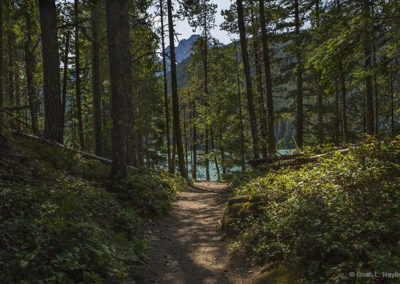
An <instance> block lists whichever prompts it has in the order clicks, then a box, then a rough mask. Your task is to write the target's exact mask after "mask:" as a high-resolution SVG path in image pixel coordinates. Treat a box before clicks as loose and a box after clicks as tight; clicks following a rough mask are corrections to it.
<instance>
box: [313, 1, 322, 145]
mask: <svg viewBox="0 0 400 284" xmlns="http://www.w3.org/2000/svg"><path fill="white" fill-rule="evenodd" d="M315 14H316V18H317V23H316V26H317V28H319V24H320V18H319V0H316V1H315ZM317 74H318V95H317V112H318V140H319V144H324V116H323V112H324V105H323V95H324V90H323V88H322V85H321V84H322V82H321V72H320V71H318V73H317Z"/></svg>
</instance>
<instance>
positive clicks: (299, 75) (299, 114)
mask: <svg viewBox="0 0 400 284" xmlns="http://www.w3.org/2000/svg"><path fill="white" fill-rule="evenodd" d="M294 9H295V34H296V42H297V44H300V39H299V37H300V15H299V1H298V0H295V1H294ZM296 61H297V91H296V92H297V114H296V116H297V118H296V121H297V124H296V128H297V131H296V136H297V137H296V140H297V141H296V142H297V145H298V146H299V147H302V146H303V144H304V141H303V120H304V117H303V70H302V69H303V66H302V59H301V50H300V46H297V47H296Z"/></svg>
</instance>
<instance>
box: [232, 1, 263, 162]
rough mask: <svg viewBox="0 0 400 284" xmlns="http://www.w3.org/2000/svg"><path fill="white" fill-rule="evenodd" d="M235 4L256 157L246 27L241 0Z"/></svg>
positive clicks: (254, 116) (254, 115)
mask: <svg viewBox="0 0 400 284" xmlns="http://www.w3.org/2000/svg"><path fill="white" fill-rule="evenodd" d="M236 4H237V13H238V25H239V34H240V46H241V48H242V57H243V67H244V75H245V78H246V94H247V106H248V109H249V116H250V126H251V136H252V138H253V157H254V159H258V158H259V153H258V135H257V120H256V113H255V110H254V102H253V87H252V83H251V74H250V65H249V55H248V52H247V38H246V28H245V24H244V15H243V0H236Z"/></svg>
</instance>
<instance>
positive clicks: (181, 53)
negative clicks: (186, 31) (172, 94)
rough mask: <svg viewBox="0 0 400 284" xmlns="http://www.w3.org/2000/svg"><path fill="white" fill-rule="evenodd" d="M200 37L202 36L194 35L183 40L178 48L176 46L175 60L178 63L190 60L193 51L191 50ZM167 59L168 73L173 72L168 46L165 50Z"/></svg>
mask: <svg viewBox="0 0 400 284" xmlns="http://www.w3.org/2000/svg"><path fill="white" fill-rule="evenodd" d="M199 37H200V35H197V34H196V35H192V36H191V37H190V38H188V39H183V40H181V41H180V42H179V44H178V46H175V58H176V63H178V64H179V63H181V62H182V61H183V60H185V59H186V58H188V57H189V56H190V55H191V54H192V51H191V50H190V49H191V47H192V45H193V43H194V42H195V41H196V40H197V39H198V38H199ZM165 53H166V55H167V57H166V65H167V72H169V71H170V70H171V59H170V57H169V56H170V47H169V46H168V47H167V48H166V49H165Z"/></svg>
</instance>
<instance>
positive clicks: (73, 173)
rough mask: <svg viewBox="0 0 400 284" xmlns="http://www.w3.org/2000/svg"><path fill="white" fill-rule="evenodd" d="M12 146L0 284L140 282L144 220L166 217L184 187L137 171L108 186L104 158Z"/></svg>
mask: <svg viewBox="0 0 400 284" xmlns="http://www.w3.org/2000/svg"><path fill="white" fill-rule="evenodd" d="M10 144H11V146H12V148H13V152H14V153H15V154H14V155H15V156H10V157H8V158H3V159H2V160H0V184H1V186H0V200H1V202H0V248H1V249H0V282H1V283H16V282H18V283H31V282H35V283H37V282H61V283H79V282H85V283H98V282H106V283H116V282H128V283H135V281H138V280H140V279H141V277H142V276H143V275H142V274H143V267H144V266H143V265H144V262H145V261H146V259H147V254H148V251H149V250H148V248H149V246H148V243H147V241H146V240H144V239H143V238H142V236H141V231H142V228H143V226H144V224H145V219H144V218H145V217H148V216H152V215H156V214H161V213H163V212H165V211H166V210H167V209H168V208H169V207H170V204H171V203H170V199H171V197H172V196H173V193H174V192H176V191H177V190H178V189H184V188H185V186H187V183H186V182H184V181H183V180H182V179H177V178H176V177H173V176H169V175H167V174H165V173H161V175H160V173H157V172H146V171H141V172H138V171H133V170H132V171H129V174H128V178H127V180H126V182H125V183H124V184H119V185H117V186H114V187H112V188H111V187H109V186H108V184H107V176H108V172H109V167H108V166H106V165H104V164H102V163H100V162H99V161H94V160H86V159H82V158H81V157H80V155H77V154H74V153H72V152H70V151H67V150H60V149H59V148H58V147H56V146H50V145H47V144H44V143H41V142H39V141H36V140H27V139H22V138H15V137H10ZM107 188H111V189H112V190H107ZM116 188H117V189H118V190H115V189H116Z"/></svg>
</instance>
